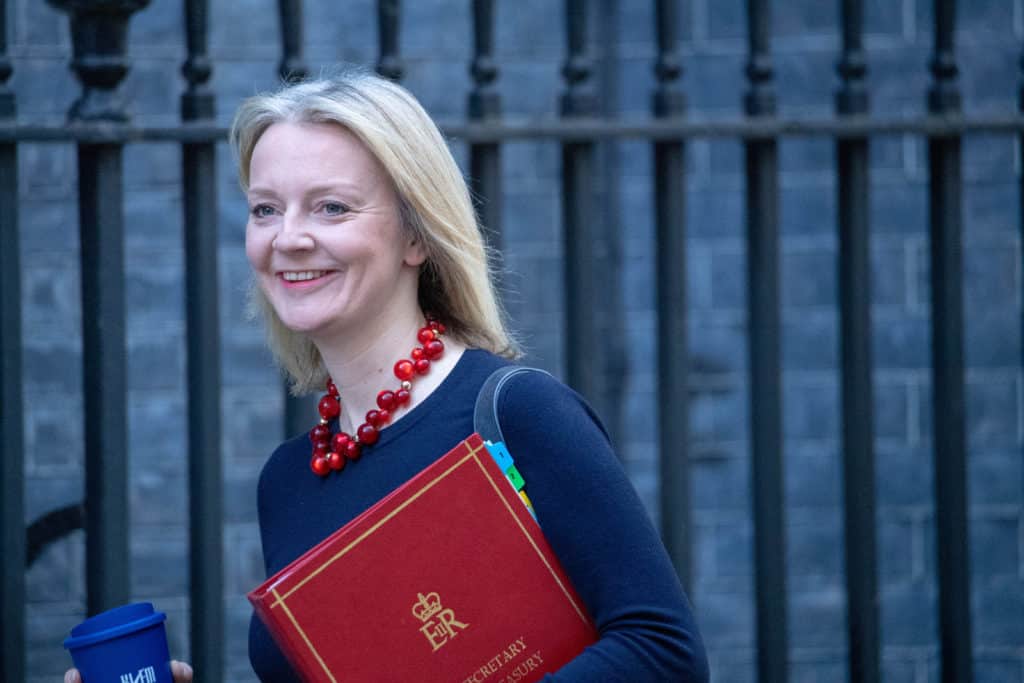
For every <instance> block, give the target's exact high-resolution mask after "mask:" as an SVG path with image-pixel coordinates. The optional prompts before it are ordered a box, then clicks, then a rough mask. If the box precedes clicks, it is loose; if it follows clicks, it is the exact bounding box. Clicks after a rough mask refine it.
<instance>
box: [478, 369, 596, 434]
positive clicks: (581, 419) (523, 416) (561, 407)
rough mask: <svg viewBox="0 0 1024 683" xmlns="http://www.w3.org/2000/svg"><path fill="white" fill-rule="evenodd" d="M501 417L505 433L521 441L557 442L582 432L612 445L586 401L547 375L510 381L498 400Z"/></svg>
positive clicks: (522, 374)
mask: <svg viewBox="0 0 1024 683" xmlns="http://www.w3.org/2000/svg"><path fill="white" fill-rule="evenodd" d="M498 417H499V419H500V421H501V424H502V428H503V430H505V431H506V432H512V434H516V435H519V436H520V437H525V438H530V437H543V438H553V439H556V440H558V439H560V438H572V435H574V434H575V435H580V433H581V430H582V434H584V435H587V436H589V437H591V438H600V439H602V440H604V441H606V442H607V441H609V439H608V433H607V431H606V430H605V428H604V425H603V424H602V423H601V419H600V418H599V417H598V415H597V414H596V413H595V412H594V410H593V409H592V408H591V407H590V405H589V404H588V403H587V402H586V400H585V399H584V398H583V397H582V396H580V395H579V394H578V393H577V392H576V391H574V390H573V389H572V388H570V387H568V386H566V385H565V384H563V383H562V382H561V381H559V380H558V379H557V378H555V377H553V376H552V375H550V374H548V373H547V372H544V371H533V372H519V373H516V374H515V375H513V376H511V377H509V379H508V381H507V383H506V385H505V386H504V387H503V389H502V391H501V394H500V395H499V397H498ZM510 438H512V437H511V435H510Z"/></svg>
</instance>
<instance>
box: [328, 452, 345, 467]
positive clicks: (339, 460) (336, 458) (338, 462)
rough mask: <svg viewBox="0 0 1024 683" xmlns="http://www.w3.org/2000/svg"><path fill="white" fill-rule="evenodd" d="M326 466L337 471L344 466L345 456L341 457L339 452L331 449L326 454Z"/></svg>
mask: <svg viewBox="0 0 1024 683" xmlns="http://www.w3.org/2000/svg"><path fill="white" fill-rule="evenodd" d="M327 466H328V467H330V468H331V469H332V470H334V471H335V472H337V471H339V470H340V469H341V468H342V467H344V466H345V458H343V457H341V454H340V453H336V452H335V451H331V452H330V453H328V454H327Z"/></svg>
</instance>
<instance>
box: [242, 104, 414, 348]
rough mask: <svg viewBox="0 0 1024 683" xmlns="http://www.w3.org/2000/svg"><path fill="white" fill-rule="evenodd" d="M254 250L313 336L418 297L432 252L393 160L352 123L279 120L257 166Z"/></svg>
mask: <svg viewBox="0 0 1024 683" xmlns="http://www.w3.org/2000/svg"><path fill="white" fill-rule="evenodd" d="M247 198H248V203H249V222H248V224H247V225H246V229H245V253H246V256H248V258H249V263H250V265H251V266H252V269H253V272H254V273H255V275H256V279H257V282H258V284H259V286H260V288H261V289H262V290H263V292H264V293H265V295H266V297H267V299H268V300H269V301H270V303H271V305H272V306H273V307H274V310H275V311H276V312H277V315H278V316H279V317H280V318H281V321H282V322H283V323H284V324H285V325H286V326H287V327H289V328H290V329H292V330H295V331H298V332H303V333H305V334H307V335H309V336H310V337H311V338H312V339H313V340H314V341H316V340H317V339H320V338H324V337H327V336H329V335H332V334H344V333H345V332H346V331H349V330H353V329H358V328H357V327H353V326H359V325H365V324H367V323H368V322H369V321H371V320H373V319H375V318H377V317H379V316H381V315H384V314H385V313H386V312H387V310H388V304H389V302H394V301H396V297H408V296H412V297H413V300H415V296H416V287H417V281H418V272H419V269H418V266H419V265H420V264H421V263H423V260H424V254H423V250H422V248H421V247H420V245H419V244H418V243H417V242H415V241H414V240H413V239H412V237H411V236H410V235H409V234H408V232H407V231H406V230H404V229H403V227H402V225H401V219H400V217H399V208H398V200H397V197H396V196H395V192H394V190H393V189H392V185H391V182H390V180H389V179H388V177H387V175H386V173H385V172H384V169H383V168H382V167H381V165H380V163H379V162H378V161H377V160H376V159H375V158H374V157H373V155H372V154H370V152H369V151H368V150H367V149H366V147H365V146H364V145H363V144H362V143H361V142H360V141H359V140H358V139H357V138H356V137H355V136H354V135H352V134H351V133H349V132H348V131H347V130H345V129H344V128H342V127H340V126H337V125H333V124H324V123H301V124H297V123H275V124H273V125H272V126H270V127H269V128H268V129H267V130H266V131H265V132H264V133H263V135H262V136H261V137H260V139H259V140H258V141H257V143H256V146H255V148H254V149H253V154H252V161H251V163H250V165H249V191H248V193H247Z"/></svg>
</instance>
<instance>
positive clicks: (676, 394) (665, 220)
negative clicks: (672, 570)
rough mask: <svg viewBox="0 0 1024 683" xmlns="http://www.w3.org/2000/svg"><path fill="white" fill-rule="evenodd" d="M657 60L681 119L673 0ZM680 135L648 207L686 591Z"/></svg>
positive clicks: (665, 520)
mask: <svg viewBox="0 0 1024 683" xmlns="http://www.w3.org/2000/svg"><path fill="white" fill-rule="evenodd" d="M656 14H657V16H656V18H655V23H656V26H655V28H656V31H657V35H658V60H657V62H656V64H655V67H654V72H655V74H656V76H657V79H658V86H657V88H656V90H655V92H654V98H653V107H652V108H653V111H654V116H655V117H656V118H668V117H681V116H683V114H684V113H685V110H686V98H685V96H684V95H683V92H682V90H681V89H680V87H679V79H680V77H681V76H682V73H683V68H682V63H681V61H680V58H679V51H678V42H679V36H678V26H679V2H678V0H658V1H657V3H656ZM683 153H684V149H683V142H682V141H681V140H671V141H659V142H655V143H654V205H655V221H656V226H655V230H656V243H655V245H654V252H655V254H656V255H657V256H656V258H657V282H658V284H657V287H658V311H657V312H658V373H657V374H658V408H659V411H660V412H659V415H660V420H659V435H658V436H659V442H658V443H659V453H660V454H661V530H662V537H663V538H664V541H665V547H666V548H667V549H668V552H669V555H670V556H671V557H672V561H673V563H674V564H675V567H676V571H677V572H678V573H679V577H680V578H681V579H682V581H683V584H684V585H685V587H686V589H687V592H688V593H689V594H691V595H692V594H693V590H692V589H693V567H692V561H691V543H692V536H691V533H690V467H689V457H688V454H689V449H688V443H689V429H688V428H687V427H688V423H689V417H688V409H687V391H688V379H687V369H688V368H687V366H688V364H689V355H688V347H687V335H686V226H685V219H686V218H685V217H686V206H685V201H684V200H685V196H686V195H685V190H686V176H685V171H686V169H685V164H684V157H683Z"/></svg>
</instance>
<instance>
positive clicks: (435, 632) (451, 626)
mask: <svg viewBox="0 0 1024 683" xmlns="http://www.w3.org/2000/svg"><path fill="white" fill-rule="evenodd" d="M418 597H419V600H417V601H416V602H415V603H413V606H412V614H413V616H414V617H416V618H417V619H419V620H420V621H422V622H423V626H420V633H422V634H423V637H424V638H426V639H427V641H428V642H429V643H430V647H431V648H433V651H434V652H437V651H438V650H439V649H440V648H441V647H442V646H443V645H444V644H445V643H447V642H448V641H449V640H450V639H451V638H454V637H455V636H456V635H458V633H457V631H464V630H466V629H467V628H469V624H466V623H463V622H461V621H458V620H457V619H456V618H455V611H454V610H452V609H448V608H444V607H442V606H441V596H440V595H438V594H437V593H427V594H426V595H424V594H423V593H420V594H419V595H418Z"/></svg>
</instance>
